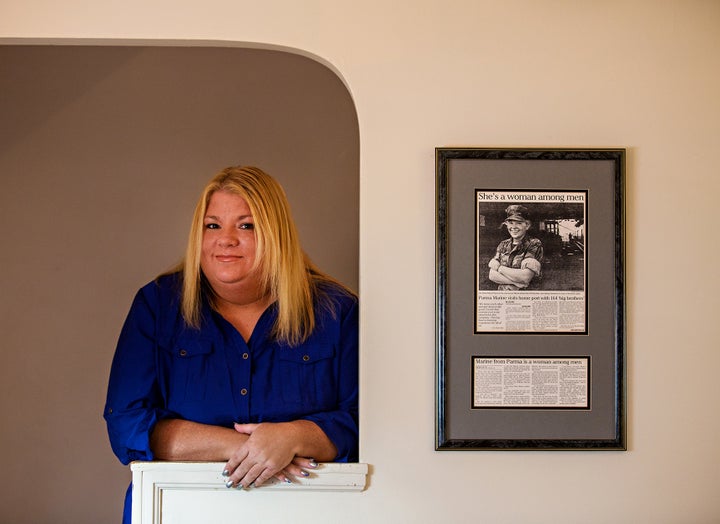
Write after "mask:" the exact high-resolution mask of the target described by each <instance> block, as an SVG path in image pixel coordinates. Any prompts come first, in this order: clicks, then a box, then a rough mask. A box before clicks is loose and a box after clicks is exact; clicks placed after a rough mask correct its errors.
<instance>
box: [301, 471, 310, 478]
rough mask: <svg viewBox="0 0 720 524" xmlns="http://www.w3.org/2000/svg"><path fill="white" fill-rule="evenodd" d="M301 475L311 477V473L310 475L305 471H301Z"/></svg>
mask: <svg viewBox="0 0 720 524" xmlns="http://www.w3.org/2000/svg"><path fill="white" fill-rule="evenodd" d="M300 474H301V475H302V476H303V477H309V476H310V473H308V472H307V471H305V470H304V469H301V470H300Z"/></svg>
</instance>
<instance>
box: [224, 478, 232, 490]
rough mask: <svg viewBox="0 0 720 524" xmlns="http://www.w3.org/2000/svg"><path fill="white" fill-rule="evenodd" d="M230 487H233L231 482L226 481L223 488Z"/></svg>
mask: <svg viewBox="0 0 720 524" xmlns="http://www.w3.org/2000/svg"><path fill="white" fill-rule="evenodd" d="M232 485H233V481H232V480H228V481H227V482H226V483H225V487H226V488H232Z"/></svg>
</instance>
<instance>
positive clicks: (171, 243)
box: [0, 46, 359, 523]
mask: <svg viewBox="0 0 720 524" xmlns="http://www.w3.org/2000/svg"><path fill="white" fill-rule="evenodd" d="M233 164H243V165H257V166H260V167H262V168H263V169H265V170H266V171H268V172H269V173H270V174H272V175H274V176H275V177H276V178H278V179H279V180H280V181H281V183H282V184H283V186H284V187H285V189H286V191H287V193H288V197H289V199H290V202H291V205H292V206H293V212H294V215H295V218H296V221H297V223H298V226H299V228H300V234H301V237H302V240H303V245H304V247H305V249H306V251H307V252H308V253H309V254H310V256H311V257H312V258H313V259H314V260H315V262H316V263H317V264H318V265H319V266H320V267H321V268H323V269H325V270H326V271H328V272H329V273H331V274H333V275H334V276H336V277H337V278H339V279H340V280H342V281H343V282H345V283H346V284H347V285H349V286H350V287H352V288H353V289H358V209H359V142H358V124H357V117H356V114H355V108H354V106H353V102H352V100H351V98H350V95H349V94H348V92H347V90H346V88H345V86H344V85H343V84H342V82H341V81H340V80H339V79H338V78H337V76H336V75H335V74H334V73H333V72H331V71H330V70H329V69H328V68H326V67H325V66H323V65H321V64H320V63H318V62H315V61H313V60H310V59H308V58H305V57H301V56H299V55H293V54H288V53H283V52H279V51H268V50H258V49H232V48H182V47H163V48H150V47H53V46H29V47H28V46H0V234H1V236H2V248H0V358H1V359H2V365H0V406H2V409H1V414H2V420H3V429H2V431H1V432H0V449H2V450H3V452H2V456H3V478H4V479H6V481H4V482H3V489H2V495H1V496H0V522H13V523H22V522H33V523H38V522H51V521H52V522H73V523H82V522H88V523H90V522H92V523H97V522H114V521H117V520H119V517H120V512H121V504H122V497H123V493H124V490H125V488H126V486H127V482H128V481H129V473H128V471H127V468H125V467H123V466H121V465H120V463H119V462H117V460H116V459H115V457H114V456H113V455H112V452H111V450H110V446H109V444H108V443H107V436H106V433H105V426H104V423H103V421H102V418H101V415H102V406H103V403H104V396H105V387H106V383H107V373H108V369H109V365H110V360H111V358H112V354H113V350H114V345H115V339H116V337H117V334H118V332H119V329H120V326H121V324H122V321H123V319H124V316H125V314H126V312H127V308H128V307H129V304H130V301H131V299H132V296H133V294H134V293H135V291H136V290H137V288H138V287H140V286H141V285H142V284H144V283H145V282H147V281H148V280H150V279H152V278H153V277H154V276H155V275H156V274H158V273H159V272H162V271H164V270H165V269H167V268H169V267H170V266H172V265H174V264H175V263H176V262H177V261H178V260H179V258H180V257H181V255H182V251H183V248H184V245H185V239H186V235H187V229H188V226H189V222H190V215H191V212H192V208H193V206H194V203H195V200H196V198H197V194H198V192H199V190H200V189H201V188H202V186H203V185H204V183H205V182H206V181H207V180H208V179H209V178H210V177H211V176H212V175H214V174H215V172H217V171H218V170H220V169H221V168H223V167H225V166H227V165H233ZM8 479H25V480H24V481H22V482H7V480H8ZM38 493H42V496H38V495H37V494H38Z"/></svg>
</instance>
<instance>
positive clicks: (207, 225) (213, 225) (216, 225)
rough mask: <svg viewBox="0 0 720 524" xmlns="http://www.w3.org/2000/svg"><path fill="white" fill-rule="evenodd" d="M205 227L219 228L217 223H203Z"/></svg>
mask: <svg viewBox="0 0 720 524" xmlns="http://www.w3.org/2000/svg"><path fill="white" fill-rule="evenodd" d="M205 229H220V226H219V225H218V224H213V223H210V224H205Z"/></svg>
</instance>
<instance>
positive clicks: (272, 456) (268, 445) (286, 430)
mask: <svg viewBox="0 0 720 524" xmlns="http://www.w3.org/2000/svg"><path fill="white" fill-rule="evenodd" d="M234 427H235V431H237V432H238V433H240V434H243V435H247V439H246V440H245V442H244V444H242V445H241V446H240V447H239V448H237V449H236V450H235V452H234V453H233V454H232V455H231V456H230V459H229V460H228V461H227V463H226V464H225V468H224V470H223V476H224V477H225V478H226V483H225V486H227V487H228V488H239V489H242V488H247V487H249V486H251V485H253V486H255V487H258V486H261V485H262V484H263V483H265V482H267V481H268V480H269V479H271V478H273V477H275V478H277V479H278V480H279V481H281V482H286V483H288V484H291V483H292V479H293V478H298V477H308V476H309V475H310V474H309V473H308V471H307V469H315V468H317V466H318V464H317V462H316V461H315V460H314V459H312V458H306V457H300V456H297V450H296V446H297V442H298V438H299V435H297V434H296V431H295V428H294V425H293V423H292V422H263V423H260V424H235V426H234Z"/></svg>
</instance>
